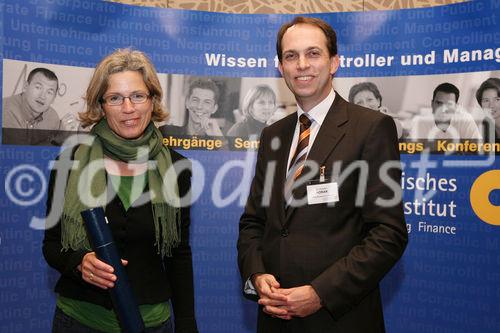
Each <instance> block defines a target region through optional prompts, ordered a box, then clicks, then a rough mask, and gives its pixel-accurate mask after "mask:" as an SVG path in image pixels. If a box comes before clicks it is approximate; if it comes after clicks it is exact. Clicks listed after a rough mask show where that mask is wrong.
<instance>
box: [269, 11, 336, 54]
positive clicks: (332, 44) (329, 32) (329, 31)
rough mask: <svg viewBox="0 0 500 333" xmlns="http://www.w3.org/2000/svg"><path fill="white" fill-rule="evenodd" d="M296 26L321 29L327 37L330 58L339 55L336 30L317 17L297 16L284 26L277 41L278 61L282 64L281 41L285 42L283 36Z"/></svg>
mask: <svg viewBox="0 0 500 333" xmlns="http://www.w3.org/2000/svg"><path fill="white" fill-rule="evenodd" d="M295 24H309V25H313V26H315V27H318V28H320V29H321V30H322V31H323V33H324V34H325V37H326V47H327V48H328V52H329V53H330V57H333V56H335V55H337V34H336V33H335V30H333V28H332V27H331V26H330V25H329V24H328V23H326V22H325V21H323V20H322V19H319V18H316V17H305V16H297V17H295V18H294V19H293V20H292V21H290V22H287V23H285V24H283V25H282V26H281V28H280V30H279V31H278V36H277V39H276V53H277V54H278V59H279V61H280V62H281V60H282V58H283V50H282V47H283V46H282V45H281V41H282V40H283V35H284V34H285V32H286V31H287V30H288V28H290V27H291V26H293V25H295Z"/></svg>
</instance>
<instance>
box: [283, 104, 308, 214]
mask: <svg viewBox="0 0 500 333" xmlns="http://www.w3.org/2000/svg"><path fill="white" fill-rule="evenodd" d="M299 122H300V132H299V140H298V143H297V148H296V149H295V153H294V155H293V157H292V159H291V160H290V166H289V168H288V175H287V178H286V182H285V200H286V205H287V206H288V205H289V204H290V201H291V199H292V185H293V182H294V181H295V180H296V179H297V178H299V176H300V174H301V173H302V170H303V169H304V164H305V162H306V157H307V147H308V146H309V137H310V135H311V120H310V119H309V117H308V116H307V115H306V114H304V113H303V114H302V115H300V117H299Z"/></svg>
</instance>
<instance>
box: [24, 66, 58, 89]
mask: <svg viewBox="0 0 500 333" xmlns="http://www.w3.org/2000/svg"><path fill="white" fill-rule="evenodd" d="M36 73H40V74H42V75H43V76H45V77H46V78H47V79H49V80H50V81H56V83H57V88H58V89H59V79H58V78H57V75H56V73H54V72H53V71H51V70H50V69H47V68H43V67H37V68H35V69H33V70H32V71H31V72H30V73H29V74H28V79H27V80H26V81H28V83H31V80H32V79H33V76H35V74H36Z"/></svg>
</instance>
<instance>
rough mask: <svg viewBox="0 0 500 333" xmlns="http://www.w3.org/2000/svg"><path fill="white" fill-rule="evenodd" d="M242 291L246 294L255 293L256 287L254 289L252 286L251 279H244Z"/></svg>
mask: <svg viewBox="0 0 500 333" xmlns="http://www.w3.org/2000/svg"><path fill="white" fill-rule="evenodd" d="M243 292H244V293H245V294H247V295H257V289H255V287H254V286H253V283H252V280H250V278H248V279H247V280H246V281H245V287H244V288H243Z"/></svg>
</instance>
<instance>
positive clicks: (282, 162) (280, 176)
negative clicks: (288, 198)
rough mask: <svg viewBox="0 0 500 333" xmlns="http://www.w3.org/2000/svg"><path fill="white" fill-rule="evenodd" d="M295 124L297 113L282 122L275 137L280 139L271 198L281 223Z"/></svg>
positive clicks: (283, 217)
mask: <svg viewBox="0 0 500 333" xmlns="http://www.w3.org/2000/svg"><path fill="white" fill-rule="evenodd" d="M296 123H297V113H293V114H292V115H290V116H289V117H287V118H285V119H284V120H283V126H282V127H279V128H278V129H277V131H276V134H275V136H276V137H277V138H279V139H280V146H279V149H278V150H277V151H276V162H277V165H276V178H275V181H274V186H273V196H274V197H275V198H277V200H276V202H277V203H278V205H279V207H277V209H278V210H279V214H280V215H279V216H280V220H281V221H285V197H284V193H283V190H284V188H285V181H286V174H287V166H288V156H289V153H290V147H291V146H292V140H293V134H294V132H295V125H296Z"/></svg>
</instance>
